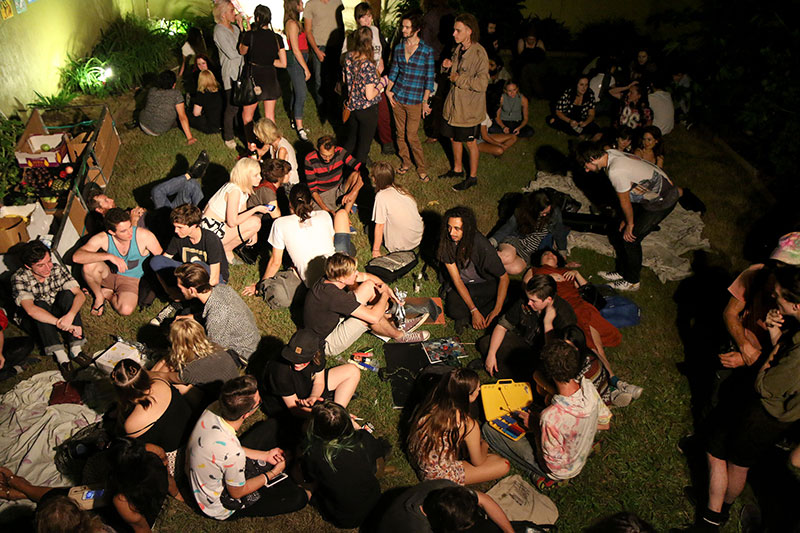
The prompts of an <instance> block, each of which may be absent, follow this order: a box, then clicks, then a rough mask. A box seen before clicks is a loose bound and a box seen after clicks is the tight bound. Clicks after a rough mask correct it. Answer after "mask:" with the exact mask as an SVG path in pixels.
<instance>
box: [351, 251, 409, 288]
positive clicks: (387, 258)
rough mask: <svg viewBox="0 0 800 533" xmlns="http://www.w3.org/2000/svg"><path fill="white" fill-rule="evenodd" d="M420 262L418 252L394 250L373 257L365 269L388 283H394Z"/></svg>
mask: <svg viewBox="0 0 800 533" xmlns="http://www.w3.org/2000/svg"><path fill="white" fill-rule="evenodd" d="M418 262H419V261H418V259H417V254H416V253H414V252H392V253H390V254H388V255H384V256H381V257H374V258H372V259H371V260H370V262H369V263H367V264H366V266H365V267H364V270H366V271H367V272H369V273H370V274H373V275H375V276H378V277H379V278H381V279H382V280H383V281H385V282H386V283H392V282H393V281H395V280H398V279H400V278H402V277H403V276H405V275H406V274H408V273H409V272H411V270H412V269H413V268H414V267H415V266H417V263H418Z"/></svg>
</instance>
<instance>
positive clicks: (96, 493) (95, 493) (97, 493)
mask: <svg viewBox="0 0 800 533" xmlns="http://www.w3.org/2000/svg"><path fill="white" fill-rule="evenodd" d="M104 493H105V489H100V490H87V491H85V492H84V493H83V495H82V496H81V499H84V500H94V499H97V498H102V497H103V494H104Z"/></svg>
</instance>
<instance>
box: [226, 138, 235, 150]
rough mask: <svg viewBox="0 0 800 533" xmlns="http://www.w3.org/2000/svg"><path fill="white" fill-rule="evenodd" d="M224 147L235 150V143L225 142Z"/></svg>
mask: <svg viewBox="0 0 800 533" xmlns="http://www.w3.org/2000/svg"><path fill="white" fill-rule="evenodd" d="M225 146H227V147H228V148H229V149H230V150H236V141H234V140H233V139H231V140H229V141H225Z"/></svg>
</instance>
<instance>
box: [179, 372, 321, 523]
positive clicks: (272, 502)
mask: <svg viewBox="0 0 800 533" xmlns="http://www.w3.org/2000/svg"><path fill="white" fill-rule="evenodd" d="M259 407H261V396H260V394H259V392H258V383H257V382H256V378H254V377H253V376H241V377H238V378H234V379H232V380H230V381H228V382H226V383H225V384H224V385H223V386H222V391H221V392H220V395H219V408H218V409H217V411H218V413H219V414H217V413H215V412H212V411H210V410H208V409H206V410H205V411H204V412H203V414H202V415H201V416H200V419H199V420H198V421H197V425H195V427H194V431H192V435H191V437H190V438H189V444H188V445H187V446H186V466H187V469H188V471H189V472H188V473H189V482H190V483H191V486H192V493H193V494H194V497H195V501H196V502H197V505H198V507H199V508H200V510H201V511H202V512H203V514H205V515H206V516H209V517H211V518H214V519H216V520H227V519H229V518H231V517H233V518H240V517H245V516H251V517H252V516H274V515H279V514H285V513H292V512H294V511H299V510H300V509H302V508H303V507H305V506H306V504H307V503H308V498H309V497H310V495H311V493H310V492H308V491H305V490H303V489H302V488H300V487H299V486H298V485H297V484H296V483H294V481H292V480H290V479H288V478H287V477H286V474H284V470H285V469H286V467H287V460H286V456H285V454H284V451H283V450H282V449H281V448H278V447H277V446H276V441H277V439H276V436H277V433H278V427H277V423H276V421H275V420H274V419H268V420H264V421H261V422H258V423H256V424H255V425H253V426H252V427H251V428H250V429H249V430H248V431H247V432H246V433H245V434H244V435H242V437H241V439H240V438H239V437H238V436H237V435H236V433H237V432H238V431H239V429H240V428H241V427H242V424H244V421H245V420H247V419H248V418H249V417H250V416H251V415H253V414H255V413H256V412H257V411H258V409H259Z"/></svg>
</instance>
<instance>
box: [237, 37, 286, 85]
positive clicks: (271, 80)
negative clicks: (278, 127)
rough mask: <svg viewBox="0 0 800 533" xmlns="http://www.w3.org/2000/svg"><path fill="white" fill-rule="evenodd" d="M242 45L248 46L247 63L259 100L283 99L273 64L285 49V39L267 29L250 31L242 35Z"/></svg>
mask: <svg viewBox="0 0 800 533" xmlns="http://www.w3.org/2000/svg"><path fill="white" fill-rule="evenodd" d="M241 42H242V44H244V45H245V46H247V47H248V48H247V63H248V65H250V72H251V74H252V76H253V81H255V83H256V87H257V89H256V94H258V88H260V89H261V94H258V99H259V100H277V99H278V98H280V97H281V86H280V84H279V83H278V71H277V69H276V68H275V67H274V66H273V62H274V61H275V60H276V59H278V50H280V49H281V48H283V39H282V38H281V37H280V36H279V35H277V34H275V33H274V32H272V31H271V30H266V29H263V28H261V29H257V30H250V31H247V32H245V33H243V34H242V40H241Z"/></svg>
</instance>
